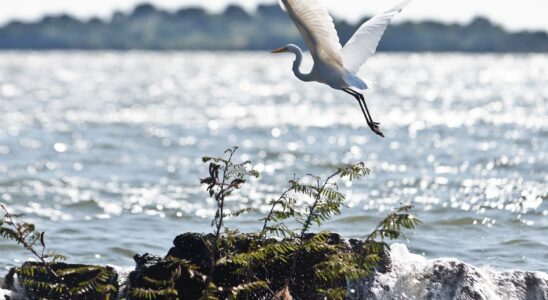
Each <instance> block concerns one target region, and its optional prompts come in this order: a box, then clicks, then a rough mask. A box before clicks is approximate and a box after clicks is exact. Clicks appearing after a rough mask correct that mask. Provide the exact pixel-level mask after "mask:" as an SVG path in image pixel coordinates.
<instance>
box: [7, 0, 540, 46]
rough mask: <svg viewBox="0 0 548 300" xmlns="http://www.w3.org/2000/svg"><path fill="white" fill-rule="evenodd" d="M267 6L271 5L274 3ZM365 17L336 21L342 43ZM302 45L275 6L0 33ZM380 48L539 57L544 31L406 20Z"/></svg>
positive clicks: (37, 41)
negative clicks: (510, 29) (251, 9)
mask: <svg viewBox="0 0 548 300" xmlns="http://www.w3.org/2000/svg"><path fill="white" fill-rule="evenodd" d="M273 2H274V1H273ZM366 19H367V18H364V19H362V20H360V21H359V22H356V23H352V24H350V23H348V22H345V21H337V22H335V23H336V24H335V25H336V27H337V31H338V33H339V36H340V39H341V42H342V43H343V44H344V43H346V41H348V39H350V37H351V36H352V34H353V33H354V32H355V31H356V29H357V28H358V27H359V26H360V25H361V24H362V22H364V21H365V20H366ZM288 43H298V44H299V45H300V46H303V47H304V42H303V41H302V38H301V37H300V35H299V33H298V31H297V29H296V28H295V26H294V25H293V23H292V22H291V21H290V20H289V18H288V17H287V16H286V14H285V13H284V12H283V11H282V10H281V9H280V8H279V7H278V6H277V5H276V4H274V5H261V6H259V7H258V9H257V11H256V12H255V13H254V14H248V13H247V12H246V11H244V10H243V9H241V8H240V7H238V6H230V7H228V8H227V9H226V10H225V11H224V12H223V13H220V14H212V13H209V12H206V11H205V10H203V9H201V8H187V9H181V10H179V11H176V12H168V11H164V10H161V9H158V8H155V7H154V6H152V5H147V4H143V5H139V6H137V7H136V8H135V10H134V11H133V12H132V13H130V14H124V13H115V14H114V15H113V16H112V18H111V19H110V20H105V21H103V20H99V19H96V18H95V19H92V20H89V21H81V20H78V19H75V18H73V17H70V16H67V15H61V16H56V17H45V18H44V19H42V20H41V21H39V22H35V23H22V22H17V21H14V22H11V23H9V24H8V25H6V26H4V27H3V28H0V49H120V50H125V49H187V50H197V49H204V50H244V49H245V50H271V49H275V48H278V47H280V46H283V45H286V44H288ZM379 50H380V51H442V52H447V51H468V52H514V51H515V52H546V51H548V34H546V33H545V32H540V31H539V32H527V31H524V32H516V33H510V32H507V31H505V30H504V29H503V28H502V27H500V26H498V25H496V24H493V23H491V22H490V21H489V20H487V19H485V18H481V17H479V18H476V19H474V20H473V21H472V22H470V23H469V24H468V25H458V24H443V23H439V22H432V21H424V22H405V23H401V24H394V25H393V26H391V27H389V29H388V31H387V32H386V34H385V36H384V38H383V39H382V41H381V43H380V45H379Z"/></svg>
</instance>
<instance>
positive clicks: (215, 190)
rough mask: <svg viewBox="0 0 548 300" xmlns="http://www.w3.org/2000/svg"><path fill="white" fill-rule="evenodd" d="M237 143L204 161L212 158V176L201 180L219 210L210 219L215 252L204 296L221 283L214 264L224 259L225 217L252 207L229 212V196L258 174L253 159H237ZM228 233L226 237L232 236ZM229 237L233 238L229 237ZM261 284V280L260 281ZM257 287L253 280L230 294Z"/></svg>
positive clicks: (213, 292) (212, 296)
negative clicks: (222, 156) (216, 156)
mask: <svg viewBox="0 0 548 300" xmlns="http://www.w3.org/2000/svg"><path fill="white" fill-rule="evenodd" d="M237 151H238V147H233V148H231V149H228V150H226V151H225V154H227V155H228V158H226V159H224V158H212V157H204V158H203V162H204V163H208V162H209V177H206V178H204V179H202V180H201V183H202V184H205V185H207V192H208V193H209V196H210V197H212V198H214V199H215V202H216V204H217V210H216V212H215V217H214V218H213V221H212V222H211V226H212V227H214V236H215V238H214V240H213V241H212V244H211V245H210V247H211V250H212V251H211V252H212V253H213V257H212V263H211V267H210V270H209V276H207V279H206V288H205V291H204V294H203V297H202V298H203V299H217V294H218V292H219V287H217V286H216V285H215V283H214V282H213V280H212V278H213V275H214V274H215V268H216V266H217V265H218V264H219V262H220V259H221V253H220V249H221V234H222V232H223V229H225V228H224V220H225V218H227V217H230V216H233V217H237V216H239V215H240V214H242V213H245V212H247V211H249V209H243V210H239V211H236V212H232V213H231V212H227V210H226V199H227V198H228V197H230V196H231V195H232V194H233V193H234V192H235V191H237V190H238V189H240V187H241V186H242V184H244V183H245V182H246V181H247V179H248V178H249V177H259V173H258V172H257V171H255V170H253V169H252V168H251V163H250V162H249V161H245V162H242V163H237V164H236V163H234V161H233V158H234V155H235V154H236V152H237ZM230 236H231V234H228V235H227V237H230ZM227 240H228V241H230V239H227ZM260 285H262V284H260ZM253 287H255V285H254V284H251V285H245V286H238V287H235V288H233V289H232V292H231V293H230V295H231V297H233V298H236V297H237V295H238V293H239V292H240V291H242V290H243V289H245V290H247V289H249V288H253Z"/></svg>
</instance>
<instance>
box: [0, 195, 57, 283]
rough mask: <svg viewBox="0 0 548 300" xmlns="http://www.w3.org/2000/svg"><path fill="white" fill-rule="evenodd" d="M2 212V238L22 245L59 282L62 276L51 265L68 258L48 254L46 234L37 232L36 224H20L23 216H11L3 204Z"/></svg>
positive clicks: (0, 233)
mask: <svg viewBox="0 0 548 300" xmlns="http://www.w3.org/2000/svg"><path fill="white" fill-rule="evenodd" d="M0 211H1V212H2V213H3V214H4V215H3V217H2V219H0V236H1V237H3V238H5V239H10V240H14V241H15V242H17V244H19V245H22V246H23V247H24V248H25V249H26V250H28V251H29V252H31V253H32V255H34V256H35V257H36V258H37V259H38V260H39V261H40V262H41V263H42V266H43V267H44V268H45V270H46V271H48V273H49V274H50V275H52V276H53V277H54V278H55V279H56V280H58V281H59V280H60V276H59V275H58V274H56V273H55V271H53V269H52V268H51V267H50V263H55V262H56V261H58V260H66V257H65V256H63V255H60V254H57V253H55V252H49V253H46V242H45V234H46V233H45V232H39V231H37V230H36V226H35V225H34V224H30V223H25V222H23V223H20V222H18V221H17V220H18V218H20V217H21V216H22V215H16V214H11V213H10V212H9V211H8V209H7V208H6V206H4V205H3V204H0Z"/></svg>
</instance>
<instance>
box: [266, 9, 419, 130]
mask: <svg viewBox="0 0 548 300" xmlns="http://www.w3.org/2000/svg"><path fill="white" fill-rule="evenodd" d="M409 2H411V0H407V1H404V2H402V3H401V4H399V5H397V6H396V7H394V8H392V9H390V10H387V11H386V12H384V13H381V14H379V15H377V16H375V17H373V18H371V19H370V20H368V21H367V22H365V23H364V24H363V25H362V26H360V28H359V29H358V30H357V31H356V33H354V35H353V36H352V38H350V40H349V41H348V43H346V45H345V46H344V47H342V46H341V44H340V41H339V37H338V35H337V30H336V29H335V24H334V23H333V18H331V16H330V15H329V12H328V11H327V9H326V8H325V7H324V6H323V5H322V4H321V3H320V2H319V1H318V0H280V5H281V6H282V9H283V10H285V11H286V12H287V14H288V15H289V17H290V18H291V19H292V20H293V22H294V23H295V25H296V26H297V29H298V30H299V32H300V33H301V35H302V37H303V39H304V41H305V43H306V45H307V46H308V49H309V50H310V54H311V55H312V58H313V60H314V67H313V68H312V71H311V72H310V73H308V74H303V73H302V72H301V71H300V66H301V63H302V60H303V52H302V50H301V49H300V48H299V47H298V46H295V45H292V44H289V45H287V46H285V47H283V48H279V49H276V50H274V51H272V53H283V52H291V53H294V54H295V55H296V59H295V61H294V63H293V73H295V76H296V77H297V78H299V79H300V80H302V81H307V82H308V81H316V82H320V83H323V84H326V85H328V86H330V87H332V88H333V89H337V90H341V91H344V92H346V93H348V94H350V95H352V96H353V97H354V98H355V99H356V100H357V101H358V103H359V104H360V108H361V110H362V112H363V115H364V116H365V120H366V121H367V124H368V125H369V127H370V128H371V130H373V132H375V133H376V134H378V135H380V136H382V137H384V134H383V133H382V132H381V130H380V129H379V125H380V124H379V123H377V122H374V121H373V118H372V117H371V114H370V113H369V109H368V108H367V104H366V103H365V98H364V96H363V94H362V93H360V92H358V91H357V90H362V91H363V90H366V89H368V88H369V86H368V84H367V83H366V82H365V81H364V80H362V79H361V78H360V77H358V76H357V73H358V71H359V70H360V68H361V67H362V65H363V64H364V63H365V61H366V60H367V59H368V58H369V57H371V56H372V55H373V54H374V53H375V51H376V50H377V47H378V45H379V41H380V39H381V37H382V35H383V34H384V32H385V30H386V28H387V27H388V24H389V23H390V21H391V20H392V18H393V17H394V16H395V15H396V14H398V13H399V12H401V10H402V9H403V7H405V6H406V5H407V4H408V3H409Z"/></svg>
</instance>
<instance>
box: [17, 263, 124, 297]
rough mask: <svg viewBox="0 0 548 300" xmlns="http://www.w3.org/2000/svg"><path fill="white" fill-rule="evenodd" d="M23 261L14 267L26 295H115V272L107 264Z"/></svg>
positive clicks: (116, 290)
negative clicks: (51, 272)
mask: <svg viewBox="0 0 548 300" xmlns="http://www.w3.org/2000/svg"><path fill="white" fill-rule="evenodd" d="M48 268H50V269H51V270H52V271H53V272H54V273H55V274H57V275H58V276H60V278H61V280H59V279H57V278H55V277H54V276H53V275H52V274H50V271H49V270H48V269H46V268H45V267H44V265H43V264H41V263H31V262H27V263H24V264H23V265H22V266H21V267H19V268H17V269H16V273H17V275H18V277H19V280H20V282H21V283H22V285H23V287H25V290H26V294H27V296H28V298H29V299H75V300H78V299H82V300H84V299H105V300H106V299H116V298H117V295H118V282H117V280H118V275H117V274H116V272H115V271H114V270H113V269H112V268H110V267H101V266H86V265H68V264H64V263H53V264H50V265H49V266H48Z"/></svg>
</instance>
